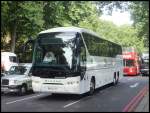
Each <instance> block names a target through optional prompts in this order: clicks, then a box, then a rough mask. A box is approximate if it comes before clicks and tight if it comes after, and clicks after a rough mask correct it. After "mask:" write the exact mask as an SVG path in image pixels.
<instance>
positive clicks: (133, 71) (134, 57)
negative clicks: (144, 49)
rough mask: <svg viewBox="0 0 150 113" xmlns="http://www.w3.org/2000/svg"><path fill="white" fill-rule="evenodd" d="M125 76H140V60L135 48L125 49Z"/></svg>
mask: <svg viewBox="0 0 150 113" xmlns="http://www.w3.org/2000/svg"><path fill="white" fill-rule="evenodd" d="M123 60H124V69H123V72H124V75H138V74H140V60H139V56H138V53H137V52H136V51H135V49H134V48H124V49H123Z"/></svg>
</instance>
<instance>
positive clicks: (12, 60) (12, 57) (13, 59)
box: [9, 56, 17, 63]
mask: <svg viewBox="0 0 150 113" xmlns="http://www.w3.org/2000/svg"><path fill="white" fill-rule="evenodd" d="M9 60H10V62H15V63H17V57H15V56H9Z"/></svg>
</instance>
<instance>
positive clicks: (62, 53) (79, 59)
mask: <svg viewBox="0 0 150 113" xmlns="http://www.w3.org/2000/svg"><path fill="white" fill-rule="evenodd" d="M121 54H122V48H121V46H120V45H118V44H116V43H113V42H110V41H108V40H105V39H102V38H101V37H99V36H98V35H96V33H94V32H92V31H89V30H86V29H83V28H78V27H58V28H52V29H49V30H46V31H42V32H40V33H39V34H38V37H37V38H36V39H35V40H34V50H33V62H32V63H33V67H32V87H33V90H34V92H50V93H52V94H53V93H63V94H84V93H86V92H88V94H93V92H94V90H95V89H96V88H99V87H101V86H104V85H106V84H109V83H113V84H114V85H116V84H117V83H118V81H119V79H120V78H121V77H122V75H123V59H122V55H121Z"/></svg>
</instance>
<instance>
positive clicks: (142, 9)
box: [130, 1, 149, 47]
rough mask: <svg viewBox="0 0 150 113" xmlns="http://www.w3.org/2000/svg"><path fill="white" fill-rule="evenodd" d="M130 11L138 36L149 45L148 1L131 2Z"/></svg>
mask: <svg viewBox="0 0 150 113" xmlns="http://www.w3.org/2000/svg"><path fill="white" fill-rule="evenodd" d="M130 12H131V15H132V19H133V20H134V27H135V28H136V29H138V37H140V38H143V39H144V40H145V46H146V47H149V26H148V25H149V1H136V2H132V4H131V5H130Z"/></svg>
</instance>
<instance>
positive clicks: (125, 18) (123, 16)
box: [100, 11, 133, 26]
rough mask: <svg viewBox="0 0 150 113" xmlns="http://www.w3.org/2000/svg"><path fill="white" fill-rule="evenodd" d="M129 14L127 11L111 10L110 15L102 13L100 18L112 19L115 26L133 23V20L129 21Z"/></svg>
mask: <svg viewBox="0 0 150 113" xmlns="http://www.w3.org/2000/svg"><path fill="white" fill-rule="evenodd" d="M130 16H131V15H130V13H129V12H123V13H120V12H117V11H113V12H112V16H110V15H106V14H104V15H102V16H101V17H100V18H101V19H104V20H108V21H112V22H113V23H114V24H116V25H117V26H120V25H123V24H130V25H131V24H132V23H133V21H131V19H130Z"/></svg>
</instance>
